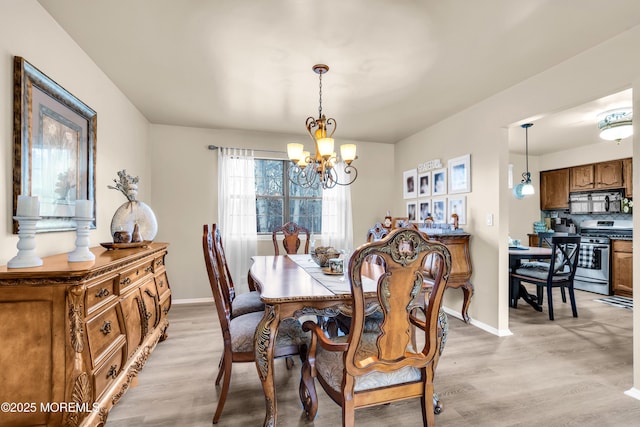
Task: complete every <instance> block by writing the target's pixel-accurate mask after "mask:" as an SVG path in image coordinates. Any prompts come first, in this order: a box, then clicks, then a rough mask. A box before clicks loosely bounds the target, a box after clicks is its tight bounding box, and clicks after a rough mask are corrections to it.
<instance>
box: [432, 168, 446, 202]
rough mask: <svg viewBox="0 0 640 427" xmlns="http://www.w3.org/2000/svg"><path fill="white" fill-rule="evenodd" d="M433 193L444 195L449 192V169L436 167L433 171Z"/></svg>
mask: <svg viewBox="0 0 640 427" xmlns="http://www.w3.org/2000/svg"><path fill="white" fill-rule="evenodd" d="M431 194H432V195H434V196H444V195H445V194H447V169H445V168H443V169H436V170H434V171H433V189H432V190H431Z"/></svg>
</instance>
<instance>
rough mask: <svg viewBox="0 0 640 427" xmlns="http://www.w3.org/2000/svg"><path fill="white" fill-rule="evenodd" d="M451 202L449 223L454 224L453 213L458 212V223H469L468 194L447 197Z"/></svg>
mask: <svg viewBox="0 0 640 427" xmlns="http://www.w3.org/2000/svg"><path fill="white" fill-rule="evenodd" d="M447 201H448V202H449V224H453V219H451V215H453V214H458V224H460V225H462V224H466V223H467V196H455V197H449V198H448V199H447Z"/></svg>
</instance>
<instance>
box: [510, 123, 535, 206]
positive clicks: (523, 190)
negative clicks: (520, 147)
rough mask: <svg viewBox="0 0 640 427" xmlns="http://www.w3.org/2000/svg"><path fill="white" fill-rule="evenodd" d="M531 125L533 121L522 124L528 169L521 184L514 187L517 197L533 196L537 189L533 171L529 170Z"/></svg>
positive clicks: (523, 174)
mask: <svg viewBox="0 0 640 427" xmlns="http://www.w3.org/2000/svg"><path fill="white" fill-rule="evenodd" d="M531 126H533V123H525V124H523V125H520V127H522V128H523V129H524V132H525V162H526V168H527V170H526V172H523V173H522V181H521V182H520V184H518V185H516V186H515V187H513V195H514V196H515V197H516V199H522V198H523V197H525V196H531V195H533V194H535V193H536V189H535V188H534V187H533V184H532V183H531V173H530V172H529V128H530V127H531Z"/></svg>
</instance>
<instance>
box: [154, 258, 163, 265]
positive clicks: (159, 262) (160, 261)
mask: <svg viewBox="0 0 640 427" xmlns="http://www.w3.org/2000/svg"><path fill="white" fill-rule="evenodd" d="M163 264H164V263H163V262H162V260H161V259H159V260H158V261H156V265H163Z"/></svg>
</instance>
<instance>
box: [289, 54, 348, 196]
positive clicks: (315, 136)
mask: <svg viewBox="0 0 640 427" xmlns="http://www.w3.org/2000/svg"><path fill="white" fill-rule="evenodd" d="M313 71H314V72H315V73H316V74H318V76H319V80H320V102H319V107H318V118H317V119H314V118H313V117H308V118H307V121H306V128H307V132H308V133H309V136H310V137H311V140H312V141H313V145H314V148H315V152H314V153H311V152H309V151H305V150H304V145H303V144H298V143H290V144H287V154H288V156H289V160H291V162H292V163H293V165H292V166H291V167H290V168H289V180H290V181H291V182H292V183H294V184H297V185H299V186H301V187H305V188H312V189H317V188H319V187H322V189H324V190H326V189H328V188H333V187H335V186H336V185H350V184H351V183H353V182H354V181H355V180H356V178H357V177H358V170H357V169H356V168H355V167H353V166H352V165H351V162H353V161H354V160H355V158H356V145H355V144H342V145H341V146H340V158H339V157H338V156H337V154H336V152H335V151H334V141H333V133H334V132H335V131H336V121H335V119H333V118H329V119H327V118H326V116H325V115H324V114H322V75H323V74H326V73H327V72H328V71H329V67H328V66H327V65H324V64H317V65H314V66H313ZM329 130H330V133H329ZM338 168H340V170H338ZM339 172H343V173H339Z"/></svg>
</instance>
